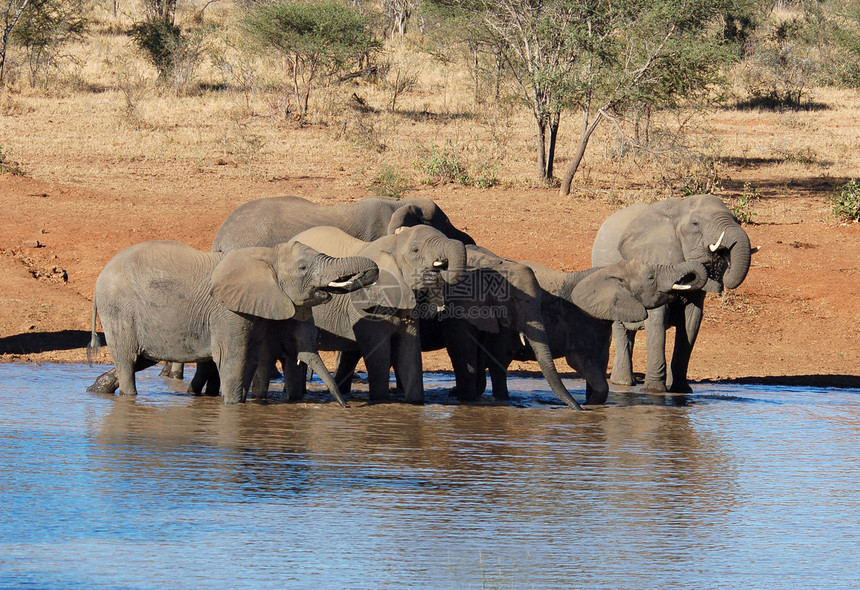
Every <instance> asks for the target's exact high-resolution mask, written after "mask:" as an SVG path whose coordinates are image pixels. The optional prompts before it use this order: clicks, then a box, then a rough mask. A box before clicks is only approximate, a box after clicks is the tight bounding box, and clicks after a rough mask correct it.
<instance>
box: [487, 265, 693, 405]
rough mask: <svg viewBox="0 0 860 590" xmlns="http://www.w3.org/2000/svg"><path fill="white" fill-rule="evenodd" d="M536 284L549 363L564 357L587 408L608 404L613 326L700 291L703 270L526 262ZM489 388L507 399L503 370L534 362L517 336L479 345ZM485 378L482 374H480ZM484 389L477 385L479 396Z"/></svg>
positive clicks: (503, 333) (489, 337) (503, 335)
mask: <svg viewBox="0 0 860 590" xmlns="http://www.w3.org/2000/svg"><path fill="white" fill-rule="evenodd" d="M523 264H526V265H528V267H529V268H531V269H532V271H533V272H534V274H535V277H536V278H537V280H538V283H539V284H540V302H541V314H542V317H543V320H544V322H545V326H546V336H547V340H548V343H549V348H550V352H551V355H552V357H553V358H561V357H564V358H565V359H566V360H567V363H568V364H569V365H570V366H571V367H572V368H573V369H575V370H576V371H577V372H578V373H579V374H580V375H582V377H583V378H584V379H585V381H586V403H587V404H602V403H605V402H606V398H607V396H608V393H609V385H608V383H607V381H606V368H607V365H608V363H609V344H610V339H611V333H612V328H611V326H612V321H614V320H619V321H639V320H643V319H645V317H646V315H647V310H648V309H651V308H654V307H657V306H660V305H664V304H665V303H667V302H669V301H671V300H672V299H674V298H675V297H676V296H677V294H678V293H691V292H695V291H697V290H699V289H701V288H702V287H703V286H704V285H705V281H706V280H707V270H706V269H705V267H704V266H703V265H701V264H699V263H696V262H685V263H680V264H675V265H668V266H661V265H648V264H644V263H641V262H638V261H630V262H628V261H622V262H620V263H618V264H614V265H610V266H607V267H603V268H592V269H588V270H584V271H579V272H570V273H567V272H561V271H556V270H553V269H550V268H548V267H546V266H544V265H542V264H538V263H535V262H525V263H523ZM481 342H482V347H483V350H484V351H485V359H484V361H483V363H481V364H480V365H479V366H481V367H487V368H488V369H489V371H490V377H491V379H492V382H493V395H494V396H495V397H507V391H508V388H507V368H508V365H509V364H510V363H511V361H512V360H515V359H516V360H535V357H534V352H533V350H532V348H530V347H527V346H525V345H524V343H523V340H522V338H521V336H520V334H519V333H518V332H517V331H515V330H510V329H505V330H502V331H501V333H500V334H498V335H488V334H486V335H484V337H483V338H482V340H481ZM481 373H483V369H482V371H481ZM484 385H485V382H484V383H481V382H479V384H478V394H479V395H480V393H483V390H484Z"/></svg>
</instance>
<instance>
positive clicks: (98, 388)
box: [87, 367, 119, 393]
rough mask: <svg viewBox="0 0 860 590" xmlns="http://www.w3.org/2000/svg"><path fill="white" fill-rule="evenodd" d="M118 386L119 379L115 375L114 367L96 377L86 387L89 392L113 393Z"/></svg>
mask: <svg viewBox="0 0 860 590" xmlns="http://www.w3.org/2000/svg"><path fill="white" fill-rule="evenodd" d="M118 387H119V379H117V376H116V367H114V368H112V369H111V370H110V371H106V372H104V373H102V374H101V375H99V376H98V377H96V380H95V381H94V382H93V384H92V385H90V386H89V387H87V391H88V392H90V393H113V392H115V391H116V390H117V388H118Z"/></svg>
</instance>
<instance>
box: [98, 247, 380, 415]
mask: <svg viewBox="0 0 860 590" xmlns="http://www.w3.org/2000/svg"><path fill="white" fill-rule="evenodd" d="M377 274H378V269H377V267H376V265H375V264H374V263H373V262H372V261H371V260H368V259H366V258H359V257H353V258H344V259H335V258H332V257H330V256H326V255H324V254H320V253H319V252H317V251H315V250H313V249H311V248H309V247H307V246H305V245H303V244H300V243H292V244H289V245H287V244H284V245H281V246H278V247H277V248H244V249H241V250H235V251H233V252H230V253H227V254H223V253H211V252H201V251H199V250H196V249H194V248H192V247H190V246H187V245H185V244H183V243H181V242H175V241H168V240H164V241H151V242H144V243H141V244H137V245H134V246H131V247H129V248H126V249H125V250H123V251H121V252H120V253H119V254H117V255H116V256H114V257H113V259H112V260H111V261H110V262H108V264H107V266H105V268H104V270H103V271H102V272H101V274H100V275H99V277H98V279H97V280H96V288H95V295H94V296H93V316H92V321H93V332H92V340H91V342H90V345H89V346H88V347H87V358H88V360H90V359H91V357H92V354H93V352H94V351H96V350H97V349H98V347H99V340H98V336H97V334H96V317H97V316H99V317H101V321H102V326H103V327H104V331H105V336H106V338H107V343H108V345H109V346H110V349H111V356H112V357H113V360H114V363H115V365H116V371H115V376H114V377H108V376H107V374H106V375H103V376H102V377H99V379H97V380H96V383H95V384H94V385H93V388H91V390H95V391H100V392H113V391H115V390H116V388H117V387H119V390H120V393H121V394H124V395H136V394H137V388H136V385H135V379H134V373H135V372H137V371H140V370H142V369H145V368H146V367H149V366H152V365H153V364H155V363H156V362H158V361H159V360H163V359H166V360H169V361H177V362H195V361H205V360H209V359H212V360H214V362H215V365H216V366H217V368H218V373H219V374H220V378H221V384H222V390H223V397H224V403H228V404H230V403H237V402H243V401H245V398H246V396H247V392H248V387H249V385H250V382H251V378H252V377H253V375H254V370H255V368H256V363H255V362H254V361H255V358H254V357H256V356H257V354H258V353H259V347H260V346H261V345H262V344H263V340H264V338H265V337H266V328H267V325H268V323H269V321H271V320H277V321H285V320H291V319H292V320H293V321H296V322H298V323H301V322H303V321H304V322H307V321H310V320H311V312H310V308H311V306H314V305H318V304H320V303H325V302H327V301H329V300H330V299H331V298H332V293H342V292H348V291H352V290H355V289H358V288H360V287H363V286H365V285H367V284H369V283H371V282H373V281H374V280H375V279H376V276H377ZM311 334H312V335H311V336H310V338H309V339H307V341H306V342H304V343H303V346H302V348H303V350H302V352H303V353H304V354H305V357H306V358H307V359H308V361H310V362H311V366H316V367H320V369H319V372H320V374H321V375H322V374H325V375H328V372H327V371H325V370H324V369H325V367H324V365H322V360H321V359H320V358H319V354H318V353H317V352H316V349H315V342H314V341H313V338H314V337H315V334H314V333H313V330H311ZM306 338H307V337H306ZM330 388H331V389H332V393H333V394H334V395H335V396H336V397H338V398H339V395H338V391H337V389H336V388H335V387H334V383H333V382H331V383H330ZM339 401H341V402H342V400H340V399H339Z"/></svg>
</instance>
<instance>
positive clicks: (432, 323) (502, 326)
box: [421, 246, 582, 410]
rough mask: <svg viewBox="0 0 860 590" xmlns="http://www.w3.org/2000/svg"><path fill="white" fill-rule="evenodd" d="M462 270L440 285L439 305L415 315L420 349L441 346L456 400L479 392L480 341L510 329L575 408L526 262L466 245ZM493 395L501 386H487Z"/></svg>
mask: <svg viewBox="0 0 860 590" xmlns="http://www.w3.org/2000/svg"><path fill="white" fill-rule="evenodd" d="M466 261H467V263H468V270H467V271H466V274H465V277H464V278H463V280H461V281H460V282H459V283H457V284H455V285H451V286H449V287H448V288H447V289H446V290H445V295H444V299H445V308H444V310H443V311H441V312H439V313H436V314H434V315H433V316H431V317H428V318H422V319H421V347H422V350H425V351H427V350H439V349H441V348H445V349H447V351H448V356H449V357H450V358H451V364H452V366H453V368H454V376H455V378H456V382H457V386H456V388H455V390H454V391H452V392H451V393H452V394H453V395H456V396H457V397H459V398H460V400H461V401H474V400H475V399H477V398H478V397H479V395H480V392H478V379H479V372H480V373H481V382H482V386H481V392H482V391H483V382H484V381H485V380H486V378H485V377H484V376H483V372H484V368H483V365H481V366H480V367H479V366H478V365H479V360H478V359H479V358H480V357H482V353H483V350H484V347H485V346H486V342H484V341H485V340H486V341H493V340H494V339H498V338H501V337H503V335H506V334H508V333H510V332H513V333H515V334H517V336H518V338H519V335H522V339H523V340H524V341H525V342H527V343H528V345H529V347H530V349H531V352H532V354H533V355H534V358H535V359H536V360H537V361H538V364H539V365H540V368H541V372H542V373H543V375H544V377H545V378H546V380H547V383H549V385H550V387H551V388H552V390H553V392H554V393H555V394H556V396H558V398H559V399H560V400H561V401H562V402H564V403H565V404H567V405H568V406H570V407H572V408H574V409H576V410H581V409H582V408H580V406H579V404H578V403H577V402H576V400H575V399H574V398H573V396H571V395H570V393H569V392H568V391H567V389H566V388H565V386H564V384H563V383H562V380H561V376H560V375H559V374H558V371H557V370H556V367H555V363H554V362H553V357H552V353H551V351H550V348H549V342H548V338H547V332H546V327H545V326H544V320H543V315H542V313H541V288H540V285H539V284H538V282H537V279H536V278H535V275H534V272H533V271H532V269H531V268H529V267H528V266H526V265H524V264H521V263H519V262H515V261H513V260H510V259H507V258H501V257H499V256H496V255H495V254H493V253H492V252H490V251H489V250H486V249H485V248H481V247H479V246H466ZM493 393H494V397H496V398H499V399H507V397H508V395H507V388H505V389H504V391H503V390H502V389H501V388H499V389H497V388H494V389H493Z"/></svg>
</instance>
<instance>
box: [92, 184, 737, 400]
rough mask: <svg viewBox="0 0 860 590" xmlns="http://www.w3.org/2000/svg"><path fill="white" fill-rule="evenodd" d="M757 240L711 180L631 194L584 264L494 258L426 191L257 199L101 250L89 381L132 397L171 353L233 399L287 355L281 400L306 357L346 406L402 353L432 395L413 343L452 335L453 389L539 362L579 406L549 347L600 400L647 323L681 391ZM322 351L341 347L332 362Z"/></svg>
mask: <svg viewBox="0 0 860 590" xmlns="http://www.w3.org/2000/svg"><path fill="white" fill-rule="evenodd" d="M752 251H753V250H752V249H751V248H750V244H749V239H748V237H747V235H746V233H745V232H744V231H743V229H742V228H741V227H740V225H738V223H737V220H735V219H734V218H733V216H732V214H731V212H730V211H729V210H728V209H727V208H726V206H725V205H724V204H723V203H722V201H721V200H720V199H719V198H717V197H715V196H713V195H696V196H692V197H687V198H674V199H667V200H664V201H660V202H657V203H654V204H651V205H646V204H643V203H637V204H634V205H631V206H630V207H627V208H626V209H622V210H621V211H619V212H617V213H615V214H614V215H612V216H611V217H610V218H609V219H607V220H606V222H605V223H604V224H603V226H602V227H601V228H600V231H599V232H598V234H597V238H596V240H595V244H594V248H593V251H592V262H593V265H594V267H593V268H590V269H587V270H582V271H578V272H561V271H556V270H553V269H551V268H548V267H546V266H544V265H541V264H538V263H534V262H523V261H515V260H511V259H508V258H504V257H501V256H497V255H496V254H494V253H492V252H490V251H489V250H487V249H485V248H482V247H480V246H478V245H476V244H475V241H474V240H473V239H472V237H471V236H469V235H468V234H467V233H465V232H463V231H461V230H459V229H457V228H456V227H454V225H453V224H452V223H451V221H450V219H449V218H448V217H447V215H445V213H444V212H443V211H442V210H441V209H440V208H439V207H438V206H437V205H436V203H434V202H433V201H432V200H430V199H427V198H413V199H402V200H394V199H388V198H376V197H371V198H365V199H361V200H358V201H356V202H353V203H348V204H342V205H336V206H322V205H317V204H314V203H312V202H310V201H307V200H305V199H302V198H299V197H275V198H263V199H257V200H255V201H251V202H248V203H245V204H244V205H241V206H240V207H238V208H237V209H235V210H234V211H233V212H232V213H231V214H230V215H229V216H228V217H227V219H226V220H225V221H224V223H223V224H222V225H221V227H220V228H219V230H218V232H217V233H216V236H215V240H214V242H213V245H212V251H211V252H202V251H199V250H196V249H194V248H191V247H190V246H187V245H185V244H182V243H180V242H176V241H169V240H159V241H150V242H144V243H141V244H137V245H134V246H131V247H129V248H126V249H125V250H123V251H121V252H120V253H119V254H117V255H116V256H115V257H114V258H113V259H112V260H111V261H110V262H109V263H108V264H107V265H106V266H105V268H104V270H103V271H102V272H101V274H100V275H99V277H98V279H97V281H96V286H95V293H94V296H93V315H92V325H93V329H92V340H91V342H90V344H89V346H88V347H87V356H88V359H90V358H91V355H92V353H93V352H95V351H97V350H98V348H99V346H100V342H99V338H98V335H97V332H96V322H97V317H98V318H100V319H101V323H102V326H103V328H104V333H105V338H106V340H107V343H108V345H109V347H110V352H111V356H112V358H113V361H114V364H115V366H114V368H113V369H111V370H110V371H108V372H107V373H104V374H103V375H101V376H99V378H98V379H96V382H95V383H94V384H93V385H92V386H91V387H90V388H89V390H90V391H95V392H102V393H113V392H115V391H116V390H117V388H118V389H119V391H120V393H121V394H125V395H135V394H136V392H137V391H136V387H135V378H134V374H135V372H137V371H140V370H142V369H144V368H146V367H149V366H152V365H153V364H155V363H157V362H159V361H168V365H167V367H171V369H170V370H171V371H172V372H173V373H172V374H173V375H174V376H176V375H181V374H182V373H181V367H182V365H181V363H191V362H196V363H198V369H197V372H196V373H195V375H194V378H193V379H192V381H191V384H190V386H189V390H190V391H191V392H193V393H195V394H201V393H206V394H208V395H217V394H218V393H219V392H220V393H221V395H222V396H223V399H224V402H225V403H237V402H243V401H245V400H246V398H247V397H248V396H249V395H250V396H253V397H256V398H258V399H260V398H265V397H266V396H267V394H268V391H269V380H270V376H271V374H272V373H273V370H274V367H275V362H276V361H280V364H281V367H282V370H283V374H284V390H285V393H286V394H287V396H288V398H289V399H291V400H298V399H301V398H302V396H303V395H304V393H305V387H306V381H307V374H308V368H309V369H310V370H312V371H313V372H315V373H317V374H318V375H319V376H320V378H321V379H322V380H323V382H324V383H325V385H326V386H327V388H328V390H329V391H330V392H331V394H332V395H333V396H334V397H335V399H337V401H338V402H339V403H341V405H346V401H345V396H348V395H349V393H350V388H351V385H352V382H353V373H354V371H355V368H356V365H357V364H358V362H359V361H360V360H361V359H363V360H364V363H365V367H366V370H367V380H368V387H369V396H370V400H371V401H384V400H388V399H389V378H390V371H391V369H392V368H393V369H394V374H395V377H396V379H397V384H398V386H399V387H400V388H401V389H402V392H403V396H404V397H405V400H406V401H407V402H410V403H422V402H423V401H424V388H423V373H422V359H421V353H422V351H429V350H441V349H443V348H444V349H446V350H447V352H448V355H449V357H450V359H451V364H452V366H453V369H454V376H455V379H456V386H455V388H454V389H453V390H452V392H451V393H452V394H453V395H455V396H456V397H457V398H459V399H460V400H461V401H464V402H469V401H474V400H477V399H478V398H479V397H480V396H481V395H483V393H484V390H485V388H486V384H487V383H486V374H487V372H489V375H490V379H491V382H492V392H493V396H494V397H495V398H497V399H505V398H507V397H508V388H507V367H508V365H509V364H510V363H511V362H512V361H513V360H535V361H537V362H538V365H539V367H540V370H541V372H542V373H543V375H544V377H545V378H546V380H547V382H548V383H549V385H550V387H551V388H552V390H553V392H554V393H555V394H556V396H558V398H559V399H560V400H561V401H562V402H564V403H565V404H567V405H568V406H570V407H572V408H575V409H581V408H580V405H579V403H578V402H577V401H576V399H574V397H573V396H572V395H571V394H570V392H568V391H567V389H566V388H565V386H564V384H563V382H562V379H561V377H560V375H559V373H558V370H557V369H556V366H555V360H554V359H558V358H564V359H565V360H566V361H567V364H568V365H570V367H571V368H573V369H575V370H576V371H577V372H578V373H579V374H580V375H581V376H582V377H583V378H584V379H585V381H586V396H585V402H586V403H587V404H602V403H604V402H605V401H606V399H607V396H608V392H609V386H608V383H607V379H606V371H607V367H608V362H609V349H610V340H611V338H612V337H613V335H614V337H615V339H616V348H617V355H616V358H615V361H614V363H613V369H612V374H611V378H612V381H613V382H614V383H619V384H626V385H632V384H633V383H635V380H634V377H633V371H632V354H633V343H634V338H635V334H636V330H638V329H641V328H642V327H643V326H644V327H645V328H646V338H647V353H648V357H647V358H648V361H647V362H648V366H647V370H646V373H645V388H646V389H647V390H650V391H667V390H668V391H677V392H687V391H689V385H688V384H687V367H688V365H689V360H690V354H691V352H692V348H693V344H694V343H695V340H696V336H697V334H698V329H699V325H700V323H701V320H702V308H703V303H704V299H705V293H706V292H708V291H711V292H717V291H720V290H721V289H722V288H723V287H724V286H725V287H727V288H735V287H737V286H738V285H740V283H741V282H742V281H743V279H744V277H745V276H746V274H747V271H748V270H749V265H750V255H751V253H752ZM670 326H675V327H676V332H675V334H676V335H675V346H674V354H673V357H672V362H671V371H670V372H669V373H668V374H667V371H666V359H665V335H666V330H667V329H668V328H669V327H670ZM320 350H330V351H338V355H337V367H336V369H335V372H334V375H332V374H331V373H330V372H329V370H328V369H327V368H326V366H325V364H324V363H323V361H322V359H321V357H320V355H319V351H320Z"/></svg>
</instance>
